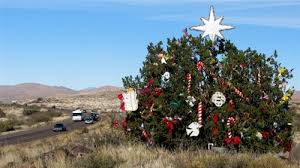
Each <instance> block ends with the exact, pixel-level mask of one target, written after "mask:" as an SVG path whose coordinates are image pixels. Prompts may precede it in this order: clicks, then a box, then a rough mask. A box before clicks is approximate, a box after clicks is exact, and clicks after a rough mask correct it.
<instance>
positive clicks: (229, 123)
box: [226, 117, 235, 138]
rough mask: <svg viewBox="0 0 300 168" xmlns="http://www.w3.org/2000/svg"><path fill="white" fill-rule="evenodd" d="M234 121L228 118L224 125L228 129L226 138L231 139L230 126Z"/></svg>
mask: <svg viewBox="0 0 300 168" xmlns="http://www.w3.org/2000/svg"><path fill="white" fill-rule="evenodd" d="M234 121H235V119H234V118H233V117H229V118H228V119H227V123H226V125H227V128H228V130H229V131H228V133H227V136H228V138H232V132H231V130H230V125H231V124H233V123H234Z"/></svg>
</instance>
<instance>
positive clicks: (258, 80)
mask: <svg viewBox="0 0 300 168" xmlns="http://www.w3.org/2000/svg"><path fill="white" fill-rule="evenodd" d="M260 77H261V76H260V69H258V75H257V84H258V86H260V85H261V83H260Z"/></svg>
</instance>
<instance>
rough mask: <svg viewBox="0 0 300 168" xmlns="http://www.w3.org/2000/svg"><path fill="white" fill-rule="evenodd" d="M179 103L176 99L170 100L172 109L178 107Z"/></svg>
mask: <svg viewBox="0 0 300 168" xmlns="http://www.w3.org/2000/svg"><path fill="white" fill-rule="evenodd" d="M179 106H180V104H179V103H178V102H177V101H171V102H170V107H171V109H173V110H176V109H177V108H179Z"/></svg>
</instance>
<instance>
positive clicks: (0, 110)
mask: <svg viewBox="0 0 300 168" xmlns="http://www.w3.org/2000/svg"><path fill="white" fill-rule="evenodd" d="M5 116H6V114H5V113H4V112H3V110H2V109H1V108H0V118H3V117H5Z"/></svg>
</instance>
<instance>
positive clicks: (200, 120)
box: [198, 102, 204, 128]
mask: <svg viewBox="0 0 300 168" xmlns="http://www.w3.org/2000/svg"><path fill="white" fill-rule="evenodd" d="M203 110H204V108H203V105H202V102H199V104H198V124H199V125H200V128H201V127H202V113H203Z"/></svg>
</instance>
